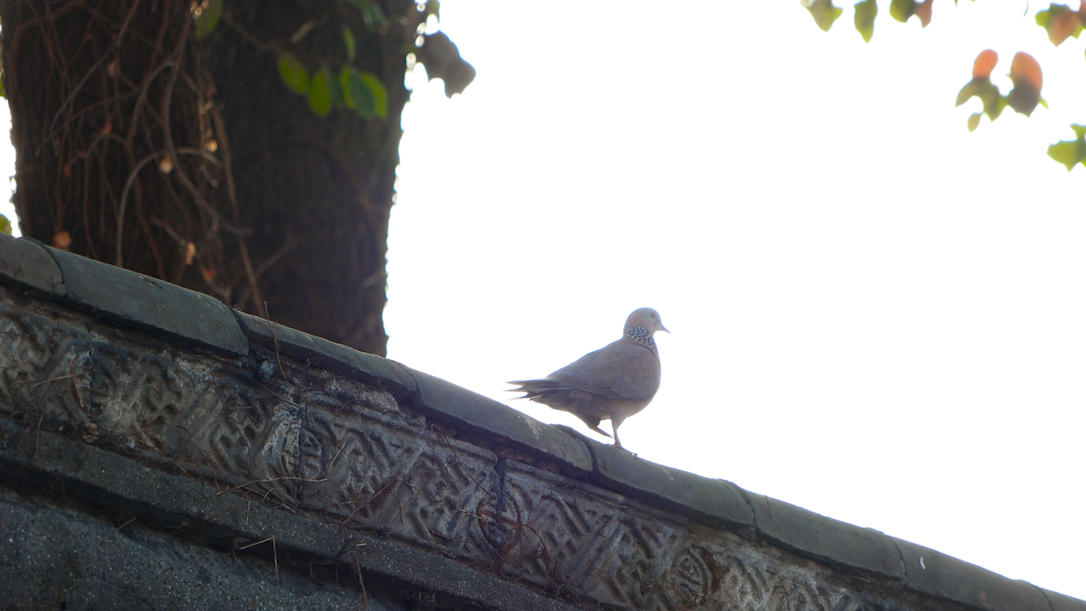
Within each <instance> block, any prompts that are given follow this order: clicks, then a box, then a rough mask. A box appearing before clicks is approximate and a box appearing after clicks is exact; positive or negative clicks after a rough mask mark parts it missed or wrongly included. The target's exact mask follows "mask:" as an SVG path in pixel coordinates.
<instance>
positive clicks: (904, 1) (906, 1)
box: [890, 0, 916, 23]
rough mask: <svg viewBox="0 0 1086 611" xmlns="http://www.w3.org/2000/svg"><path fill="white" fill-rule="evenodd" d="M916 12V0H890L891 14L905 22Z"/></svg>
mask: <svg viewBox="0 0 1086 611" xmlns="http://www.w3.org/2000/svg"><path fill="white" fill-rule="evenodd" d="M915 13H916V2H915V0H891V1H890V16H891V17H893V18H894V19H896V20H897V21H900V22H901V23H905V22H906V21H908V20H909V17H912V16H913V14H915Z"/></svg>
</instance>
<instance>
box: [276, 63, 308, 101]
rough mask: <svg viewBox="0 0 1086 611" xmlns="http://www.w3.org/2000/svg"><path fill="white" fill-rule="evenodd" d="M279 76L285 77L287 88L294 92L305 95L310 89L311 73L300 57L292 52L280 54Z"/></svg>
mask: <svg viewBox="0 0 1086 611" xmlns="http://www.w3.org/2000/svg"><path fill="white" fill-rule="evenodd" d="M278 63H279V77H280V78H282V79H283V82H284V83H285V84H286V86H287V88H288V89H290V90H291V91H293V92H294V93H300V94H302V95H305V93H306V91H308V90H309V73H308V72H306V71H305V66H303V65H302V62H300V61H298V58H296V57H294V56H293V55H291V54H290V53H284V54H282V55H280V56H279V62H278Z"/></svg>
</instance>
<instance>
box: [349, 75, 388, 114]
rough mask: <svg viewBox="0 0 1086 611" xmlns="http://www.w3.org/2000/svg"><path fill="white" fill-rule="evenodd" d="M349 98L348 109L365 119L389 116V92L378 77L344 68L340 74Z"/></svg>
mask: <svg viewBox="0 0 1086 611" xmlns="http://www.w3.org/2000/svg"><path fill="white" fill-rule="evenodd" d="M339 80H340V82H341V83H342V84H343V90H344V93H345V94H346V98H347V107H348V108H350V109H352V110H354V111H355V112H357V113H358V115H359V116H360V117H362V118H363V119H372V118H374V117H380V118H382V119H384V118H385V117H386V116H388V91H387V90H386V89H385V86H384V85H383V84H381V81H379V80H378V79H377V77H376V76H374V75H372V74H369V73H368V72H358V71H357V70H355V69H353V68H344V69H343V72H340V74H339Z"/></svg>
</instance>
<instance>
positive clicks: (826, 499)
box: [0, 0, 1086, 598]
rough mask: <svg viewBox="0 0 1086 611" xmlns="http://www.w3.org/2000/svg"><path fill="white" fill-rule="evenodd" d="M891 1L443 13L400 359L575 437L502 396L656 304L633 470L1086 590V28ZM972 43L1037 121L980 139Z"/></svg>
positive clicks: (393, 252)
mask: <svg viewBox="0 0 1086 611" xmlns="http://www.w3.org/2000/svg"><path fill="white" fill-rule="evenodd" d="M880 5H881V9H882V12H881V14H880V15H879V18H878V20H877V22H876V27H875V37H874V39H873V40H872V42H871V43H870V44H864V42H863V40H862V39H861V38H860V35H859V34H857V33H856V31H855V30H854V29H853V28H852V15H853V13H852V8H851V4H845V14H844V15H843V16H842V17H841V19H839V20H838V22H837V23H836V24H835V26H834V28H833V29H832V30H831V31H830V32H829V33H828V34H827V33H823V32H822V31H821V30H819V29H818V28H817V27H816V26H815V24H814V21H813V20H812V19H811V17H810V15H809V14H808V12H807V11H806V10H804V9H803V7H802V6H801V5H800V4H799V2H798V0H788V1H784V0H773V1H772V2H768V1H764V0H763V1H752V2H744V3H739V2H734V1H717V2H706V1H705V0H702V1H700V2H686V3H678V2H671V3H665V4H661V3H659V2H653V3H648V2H636V1H634V2H626V3H620V4H616V3H614V2H585V1H584V0H577V1H564V2H563V1H559V2H552V3H549V4H547V5H546V6H545V7H544V6H542V5H540V4H539V3H526V2H499V1H497V0H491V1H484V0H471V1H470V2H463V1H461V0H443V2H442V24H441V29H442V30H444V31H445V32H447V33H448V34H449V36H450V37H451V38H452V39H453V40H454V41H455V42H456V43H457V44H458V45H459V47H460V50H461V52H462V54H463V56H464V57H465V58H466V59H467V60H468V61H470V62H471V63H472V64H473V65H474V66H475V68H476V69H477V70H478V72H479V74H478V77H477V78H476V80H475V82H474V83H473V84H472V85H471V86H470V87H469V88H468V89H467V91H466V92H465V94H464V95H462V96H457V97H456V98H454V99H453V100H447V99H445V97H444V95H443V89H442V83H441V82H440V81H436V80H435V81H433V82H431V83H427V81H426V78H425V73H424V70H422V69H419V70H417V71H416V72H415V73H414V74H413V75H409V76H408V79H407V82H408V86H410V87H412V88H414V90H415V92H414V94H413V96H412V102H411V103H410V104H409V105H408V108H407V109H406V110H405V112H404V116H403V125H404V128H405V130H406V134H405V136H404V138H403V142H402V145H401V160H402V165H401V166H400V169H399V177H400V178H399V182H398V191H399V195H398V205H397V206H396V207H395V209H394V212H393V217H392V228H391V233H390V236H389V241H390V250H389V273H390V279H389V299H390V301H389V304H388V308H387V311H386V316H385V321H386V326H387V329H388V331H389V334H390V336H391V340H390V343H389V357H390V358H393V359H396V360H399V361H401V362H403V363H406V364H408V365H411V366H412V367H415V368H418V369H421V370H423V371H427V372H429V373H431V374H434V375H437V376H440V377H443V378H445V379H448V380H450V381H452V382H454V383H456V384H460V385H462V386H465V387H467V388H470V389H472V390H474V391H476V392H479V393H482V394H484V395H488V396H490V397H493V398H495V399H498V400H502V401H506V402H508V403H509V404H510V405H512V406H514V407H516V408H518V409H520V410H522V411H524V412H525V413H527V414H529V415H531V416H533V417H535V418H538V419H540V420H542V421H544V422H554V423H565V424H569V425H570V426H574V427H576V428H579V429H582V430H584V426H583V425H582V424H581V423H580V422H579V421H578V420H576V419H575V418H573V417H571V416H567V415H566V414H562V413H560V412H556V411H553V410H551V409H549V408H547V407H544V406H540V405H536V404H532V403H520V402H512V401H510V398H509V397H510V395H507V394H505V393H503V392H502V391H503V390H504V389H505V388H507V387H506V386H505V385H504V384H503V382H504V381H506V380H512V379H523V378H526V377H541V376H543V375H546V374H547V373H549V372H551V371H553V370H555V369H557V368H559V367H561V366H563V365H565V364H567V363H568V362H570V361H572V360H574V359H575V358H578V357H580V356H581V355H582V354H584V353H585V352H588V351H590V350H594V349H596V348H599V347H601V346H603V345H605V344H606V343H608V342H610V341H612V340H614V339H617V338H618V337H619V335H620V333H621V330H622V323H623V321H624V320H625V318H626V315H627V314H629V312H630V311H632V310H633V309H635V308H637V307H641V306H650V307H654V308H656V309H657V310H659V311H660V313H661V315H662V317H663V320H664V324H665V325H667V326H668V328H670V329H671V331H672V333H673V335H670V336H669V335H666V334H659V335H658V337H657V341H658V343H659V345H660V352H661V357H662V360H663V366H664V381H663V387H662V389H661V390H660V392H659V394H658V395H657V396H656V399H655V401H654V402H653V403H652V404H651V405H650V406H649V407H648V408H647V409H646V410H645V411H644V412H642V413H641V414H639V415H637V416H635V417H633V418H631V419H630V420H627V421H626V423H625V424H624V425H623V427H622V437H623V441H624V443H625V445H627V446H628V447H630V448H631V449H633V450H634V451H637V452H639V453H640V455H641V456H642V457H643V458H646V459H648V460H652V461H655V462H658V463H662V464H666V465H670V466H674V467H678V468H681V469H685V470H688V471H692V472H695V473H699V474H701V475H705V476H708V477H718V478H722V479H726V480H729V481H732V482H735V483H736V484H738V485H739V486H742V487H743V488H746V489H747V490H751V491H753V492H755V493H758V494H766V495H769V496H771V497H775V498H778V499H781V500H784V501H787V502H789V503H793V504H796V505H799V506H801V507H805V508H807V509H810V510H812V511H816V512H818V513H821V514H824V515H827V516H830V517H833V518H836V519H839V520H844V521H847V522H851V523H854V524H858V525H861V526H870V527H872V528H876V529H878V530H881V531H884V532H886V533H887V534H890V535H894V536H897V537H901V538H903V539H907V540H910V541H914V542H916V543H919V544H921V545H925V546H928V547H932V548H935V549H938V550H940V551H942V552H944V553H948V554H951V555H953V556H957V557H959V558H962V559H964V560H966V561H969V562H973V563H976V564H979V565H981V566H984V567H986V568H989V569H991V570H994V571H997V572H999V573H1002V574H1004V575H1007V576H1008V577H1012V578H1017V579H1025V580H1028V581H1030V582H1033V583H1035V584H1037V585H1039V586H1042V587H1045V588H1049V589H1052V590H1056V591H1059V592H1063V593H1065V594H1069V595H1072V596H1077V597H1079V598H1086V579H1083V575H1086V557H1084V556H1083V555H1082V553H1081V549H1082V548H1084V547H1086V526H1084V525H1083V520H1082V515H1083V509H1084V507H1086V488H1084V487H1083V481H1084V477H1086V452H1084V442H1083V437H1084V433H1086V430H1084V429H1086V375H1084V370H1086V197H1084V194H1086V170H1083V169H1082V168H1081V167H1077V168H1076V169H1075V171H1074V172H1071V173H1070V174H1068V172H1067V171H1066V169H1065V168H1064V167H1063V166H1061V165H1059V164H1057V163H1056V162H1054V161H1052V160H1051V159H1049V158H1048V157H1047V156H1046V155H1045V150H1046V148H1047V146H1048V145H1049V144H1051V143H1053V142H1056V141H1057V140H1060V139H1071V138H1073V134H1072V132H1071V130H1070V128H1069V127H1068V126H1069V124H1070V123H1073V122H1076V121H1078V122H1083V123H1086V61H1084V56H1083V47H1084V45H1086V39H1084V40H1083V41H1076V40H1073V39H1072V40H1069V41H1068V42H1066V43H1064V45H1063V46H1062V47H1060V48H1059V49H1055V48H1053V47H1052V45H1051V44H1050V43H1049V42H1048V39H1047V37H1046V35H1045V33H1044V31H1043V30H1041V29H1040V28H1039V27H1037V26H1036V25H1035V24H1034V22H1033V18H1032V15H1033V13H1034V12H1035V11H1036V10H1038V9H1041V8H1044V6H1043V5H1042V4H1040V3H1033V4H1027V2H1025V1H1021V2H1000V3H994V2H978V3H972V2H962V3H961V4H960V5H958V6H957V7H955V6H954V4H953V2H951V0H938V1H937V2H936V3H935V10H934V19H933V21H932V24H931V25H930V26H929V27H928V28H927V29H926V30H921V28H920V25H919V23H918V22H917V20H916V19H913V20H912V21H910V22H909V23H907V24H899V23H897V22H894V21H893V20H892V19H890V17H889V15H888V6H889V2H888V1H885V2H880ZM1027 11H1028V15H1027V16H1024V14H1025V13H1026V12H1027ZM986 48H993V49H995V50H996V51H997V52H998V53H999V55H1000V63H999V65H997V67H996V69H995V71H994V72H993V76H995V75H1003V74H1006V73H1007V72H1008V71H1009V67H1010V60H1011V58H1012V57H1013V55H1014V53H1015V52H1017V51H1026V52H1029V53H1031V54H1033V55H1034V57H1036V58H1037V59H1038V61H1039V62H1040V64H1041V66H1042V68H1043V69H1044V75H1045V86H1044V90H1043V92H1042V94H1043V95H1044V97H1045V99H1046V100H1048V102H1049V104H1050V106H1051V110H1044V109H1043V108H1039V109H1038V110H1037V111H1036V112H1035V113H1034V115H1033V117H1032V118H1030V119H1026V118H1025V117H1022V116H1020V115H1016V114H1014V113H1013V111H1011V110H1010V109H1008V110H1007V111H1005V113H1004V115H1003V117H1001V118H1000V119H999V120H998V121H997V122H996V123H994V124H992V123H989V122H988V120H987V119H984V120H983V121H982V122H981V125H980V128H979V129H978V130H977V131H976V132H974V133H972V134H970V133H969V132H968V131H967V130H966V126H965V125H966V119H967V118H968V116H969V114H971V113H972V112H976V111H977V110H979V108H980V102H979V101H978V100H975V99H974V100H973V101H972V102H970V103H969V104H968V105H967V106H965V107H963V108H957V109H956V108H954V98H955V96H956V95H957V93H958V90H959V89H960V88H961V87H962V86H963V85H964V84H965V83H966V82H967V81H968V80H969V79H970V72H971V68H972V62H973V58H974V57H976V55H977V53H979V52H980V51H981V50H983V49H986ZM997 84H999V85H1000V86H1001V88H1002V89H1003V91H1004V92H1006V91H1008V90H1009V88H1010V81H1009V79H1003V78H1002V77H1001V78H999V79H998V80H997ZM5 110H6V109H5ZM8 154H9V155H10V153H8ZM9 173H11V172H10V170H9ZM0 212H4V213H6V214H9V217H12V218H13V215H12V214H10V208H9V209H6V210H5V209H3V208H0ZM661 336H662V337H661ZM603 426H604V428H605V429H606V428H607V427H608V426H609V425H608V424H606V423H605V424H604V425H603ZM586 432H587V431H586ZM601 440H603V439H602V438H601Z"/></svg>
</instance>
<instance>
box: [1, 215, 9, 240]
mask: <svg viewBox="0 0 1086 611" xmlns="http://www.w3.org/2000/svg"><path fill="white" fill-rule="evenodd" d="M0 233H6V234H8V235H11V221H9V220H8V217H6V216H4V215H3V214H0Z"/></svg>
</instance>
